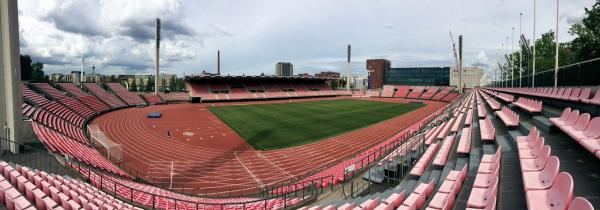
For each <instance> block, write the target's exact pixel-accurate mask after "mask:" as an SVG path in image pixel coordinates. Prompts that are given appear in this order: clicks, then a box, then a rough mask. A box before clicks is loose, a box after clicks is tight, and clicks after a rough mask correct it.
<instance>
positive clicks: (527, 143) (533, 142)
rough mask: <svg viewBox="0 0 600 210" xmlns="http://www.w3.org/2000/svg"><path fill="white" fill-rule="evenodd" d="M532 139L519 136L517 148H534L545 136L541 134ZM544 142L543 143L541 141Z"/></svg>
mask: <svg viewBox="0 0 600 210" xmlns="http://www.w3.org/2000/svg"><path fill="white" fill-rule="evenodd" d="M531 138H532V139H531V141H526V140H521V141H519V138H518V137H517V149H532V148H534V147H535V146H536V145H539V144H540V142H541V141H543V139H544V138H542V137H540V136H539V134H538V135H537V136H536V137H531ZM541 144H543V143H541Z"/></svg>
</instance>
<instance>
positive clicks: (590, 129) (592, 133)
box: [583, 117, 600, 139]
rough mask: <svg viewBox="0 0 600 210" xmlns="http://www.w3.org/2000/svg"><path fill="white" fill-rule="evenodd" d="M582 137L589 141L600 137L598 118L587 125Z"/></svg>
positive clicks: (599, 120)
mask: <svg viewBox="0 0 600 210" xmlns="http://www.w3.org/2000/svg"><path fill="white" fill-rule="evenodd" d="M583 135H585V137H587V138H590V139H596V138H599V137H600V117H594V119H592V120H591V121H590V123H588V126H587V128H586V129H585V131H584V132H583Z"/></svg>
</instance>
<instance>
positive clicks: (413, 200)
mask: <svg viewBox="0 0 600 210" xmlns="http://www.w3.org/2000/svg"><path fill="white" fill-rule="evenodd" d="M434 188H435V179H432V180H430V181H429V183H420V184H419V185H418V186H417V187H416V188H415V190H413V192H412V193H411V194H410V195H408V197H407V198H406V199H404V202H402V205H400V207H398V208H397V210H412V209H420V208H423V206H425V201H427V199H428V198H429V197H430V196H431V194H432V193H433V189H434Z"/></svg>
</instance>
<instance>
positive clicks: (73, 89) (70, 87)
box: [58, 83, 111, 112]
mask: <svg viewBox="0 0 600 210" xmlns="http://www.w3.org/2000/svg"><path fill="white" fill-rule="evenodd" d="M58 86H59V87H61V88H62V89H64V90H66V91H67V92H69V93H70V94H71V95H72V96H73V97H75V98H77V99H79V100H80V101H81V102H82V103H84V104H86V105H88V106H89V107H90V108H92V109H94V110H95V111H97V112H104V111H108V110H110V109H111V108H110V106H108V105H106V104H105V103H104V102H102V101H101V100H100V99H98V98H96V96H93V95H89V94H87V93H85V92H83V91H82V90H81V89H79V88H78V87H77V86H75V85H74V84H73V83H59V84H58Z"/></svg>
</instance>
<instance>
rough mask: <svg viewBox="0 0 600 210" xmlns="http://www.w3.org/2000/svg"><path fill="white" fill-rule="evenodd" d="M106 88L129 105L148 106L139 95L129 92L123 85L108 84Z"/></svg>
mask: <svg viewBox="0 0 600 210" xmlns="http://www.w3.org/2000/svg"><path fill="white" fill-rule="evenodd" d="M106 86H108V88H109V89H110V90H111V91H112V92H113V93H114V94H115V95H117V96H118V97H119V98H121V99H122V100H123V101H125V103H127V104H128V105H138V104H146V102H144V100H143V99H142V98H141V97H140V96H139V95H138V94H136V93H133V92H129V90H127V89H125V87H123V85H121V83H106Z"/></svg>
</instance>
